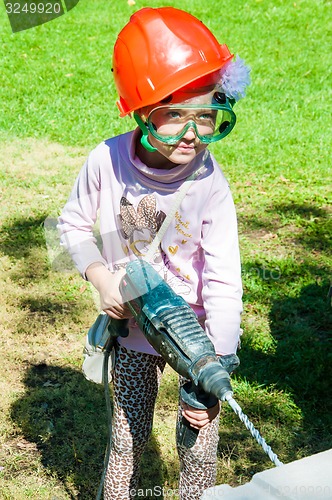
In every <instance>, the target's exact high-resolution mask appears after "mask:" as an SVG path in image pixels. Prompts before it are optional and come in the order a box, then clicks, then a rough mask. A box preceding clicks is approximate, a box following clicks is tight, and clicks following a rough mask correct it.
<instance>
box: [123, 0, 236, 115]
mask: <svg viewBox="0 0 332 500" xmlns="http://www.w3.org/2000/svg"><path fill="white" fill-rule="evenodd" d="M232 57H233V54H231V53H230V51H229V50H228V47H227V46H226V45H220V44H219V43H218V41H217V39H216V38H215V37H214V35H213V34H212V33H211V31H210V30H209V29H208V28H207V27H206V26H205V25H204V24H203V23H202V22H201V21H199V20H198V19H197V18H196V17H194V16H192V15H191V14H188V13H187V12H185V11H183V10H179V9H175V8H173V7H161V8H155V9H154V8H150V7H146V8H143V9H140V10H139V11H137V12H135V14H133V15H132V16H131V18H130V20H129V22H128V24H126V26H125V27H124V28H123V29H122V30H121V32H120V33H119V35H118V38H117V40H116V43H115V46H114V52H113V74H114V81H115V85H116V88H117V92H118V94H119V101H118V102H117V105H118V108H119V110H120V116H125V115H127V114H128V113H131V112H132V111H135V110H137V109H140V108H142V107H145V106H149V105H151V104H156V103H158V102H160V101H161V100H162V99H165V98H166V97H167V96H169V95H170V94H172V93H173V92H175V91H177V90H179V89H181V88H182V87H185V86H186V85H188V84H190V83H192V82H194V81H195V80H198V79H199V78H202V77H203V76H206V75H208V74H210V73H213V72H215V71H217V70H219V69H220V68H222V67H223V66H224V64H226V63H227V62H228V61H230V60H231V59H232Z"/></svg>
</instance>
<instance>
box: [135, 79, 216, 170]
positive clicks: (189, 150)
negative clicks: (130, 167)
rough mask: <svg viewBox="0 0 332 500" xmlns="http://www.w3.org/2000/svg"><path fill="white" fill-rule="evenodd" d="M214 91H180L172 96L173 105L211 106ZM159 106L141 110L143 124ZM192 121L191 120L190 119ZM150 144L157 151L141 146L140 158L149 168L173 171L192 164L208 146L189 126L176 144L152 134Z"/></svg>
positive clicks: (149, 138)
mask: <svg viewBox="0 0 332 500" xmlns="http://www.w3.org/2000/svg"><path fill="white" fill-rule="evenodd" d="M213 94H214V89H212V90H211V88H210V89H204V90H203V91H202V90H201V91H200V89H199V90H197V89H195V90H190V91H188V92H185V91H178V92H176V93H174V94H173V96H172V102H171V103H172V104H181V105H187V104H188V105H189V104H197V105H199V104H211V100H212V96H213ZM157 107H158V105H153V106H148V107H146V108H144V109H142V110H140V112H139V115H140V117H141V119H142V120H143V122H145V121H146V120H147V117H148V116H149V114H150V112H151V111H152V110H153V109H155V108H157ZM188 117H189V114H188ZM188 121H190V118H188ZM148 140H149V143H150V144H151V145H152V146H153V147H155V148H156V150H157V151H154V152H149V151H147V150H146V149H145V148H144V147H143V146H142V145H141V144H139V147H138V150H137V154H138V156H139V158H140V159H141V160H142V161H143V162H144V163H145V164H146V165H147V166H149V167H152V168H163V169H171V168H174V167H175V166H176V165H184V164H186V163H189V162H191V161H192V160H193V159H194V158H195V156H196V155H198V154H199V153H201V152H202V151H204V149H206V147H207V146H208V144H206V143H202V142H201V141H200V139H199V138H198V136H197V134H196V131H195V127H191V126H189V128H188V129H187V130H186V131H185V133H184V135H183V136H182V137H181V138H180V139H179V140H178V141H177V142H176V143H175V144H165V143H164V142H162V141H160V140H158V139H157V138H156V137H154V136H153V135H152V134H151V133H149V135H148Z"/></svg>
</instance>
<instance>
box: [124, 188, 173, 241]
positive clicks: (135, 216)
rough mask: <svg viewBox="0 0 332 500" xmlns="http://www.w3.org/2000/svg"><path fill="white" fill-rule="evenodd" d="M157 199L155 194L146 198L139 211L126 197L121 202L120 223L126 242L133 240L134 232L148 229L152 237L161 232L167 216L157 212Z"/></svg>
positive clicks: (141, 202) (143, 199)
mask: <svg viewBox="0 0 332 500" xmlns="http://www.w3.org/2000/svg"><path fill="white" fill-rule="evenodd" d="M156 206H157V203H156V198H155V196H154V195H153V194H148V195H146V196H144V197H143V198H142V199H141V201H140V202H139V203H138V205H137V209H136V210H135V207H134V205H133V204H132V203H130V202H129V201H128V200H127V198H126V197H125V196H122V198H121V200H120V216H119V217H120V221H121V225H122V233H123V236H124V238H125V239H126V240H128V239H129V238H132V236H133V233H134V231H143V230H144V229H148V230H149V231H150V233H151V235H152V236H155V235H156V233H157V232H158V231H159V229H160V227H161V225H162V223H163V221H164V219H165V217H166V214H165V213H164V212H163V211H161V210H160V211H157V209H156Z"/></svg>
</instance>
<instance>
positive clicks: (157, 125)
mask: <svg viewBox="0 0 332 500" xmlns="http://www.w3.org/2000/svg"><path fill="white" fill-rule="evenodd" d="M235 122H236V116H235V113H234V112H233V110H232V108H231V106H230V105H229V104H228V103H226V104H225V105H220V104H204V105H203V104H201V105H197V104H192V105H175V104H174V105H167V106H158V107H157V108H155V109H153V110H152V111H151V112H150V114H149V116H148V120H147V122H146V126H147V128H148V130H149V132H150V133H151V134H152V135H153V137H155V138H156V139H158V140H159V141H161V142H164V143H166V144H175V143H176V142H178V141H179V140H180V139H181V138H182V137H183V136H184V135H185V134H186V132H187V131H188V130H189V129H190V128H192V129H194V131H195V133H196V135H197V137H198V138H199V140H200V141H201V142H203V143H210V142H215V141H219V140H220V139H222V138H223V137H225V136H226V135H228V134H229V133H230V131H231V130H232V128H233V127H234V125H235Z"/></svg>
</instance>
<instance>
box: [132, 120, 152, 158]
mask: <svg viewBox="0 0 332 500" xmlns="http://www.w3.org/2000/svg"><path fill="white" fill-rule="evenodd" d="M134 118H135V121H136V123H137V125H138V126H139V128H140V129H141V132H142V137H141V144H142V146H143V147H144V148H145V149H146V150H147V151H149V152H150V153H154V152H155V151H158V150H157V148H155V147H154V146H152V144H150V143H149V139H148V135H149V130H148V128H147V126H146V125H145V123H144V122H143V120H142V118H141V117H140V116H139V115H138V114H137V113H134Z"/></svg>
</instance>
